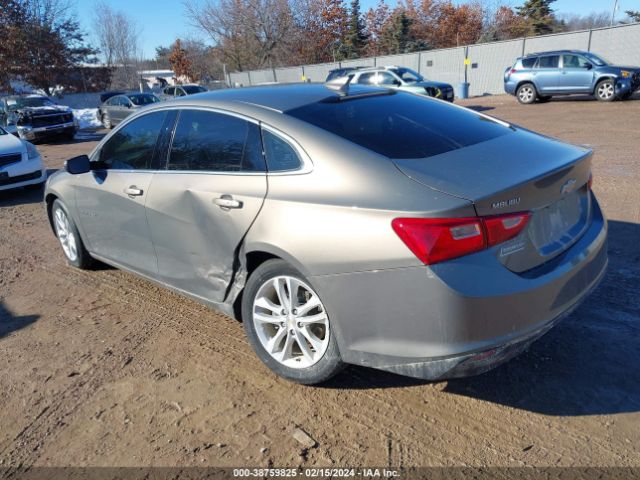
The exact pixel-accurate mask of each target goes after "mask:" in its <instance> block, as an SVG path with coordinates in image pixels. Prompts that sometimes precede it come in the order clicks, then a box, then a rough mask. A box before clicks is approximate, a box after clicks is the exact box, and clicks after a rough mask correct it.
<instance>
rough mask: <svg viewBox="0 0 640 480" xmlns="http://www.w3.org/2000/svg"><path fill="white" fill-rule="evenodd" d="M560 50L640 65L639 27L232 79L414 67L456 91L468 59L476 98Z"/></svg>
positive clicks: (288, 78) (286, 79) (244, 81)
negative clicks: (524, 65) (514, 70)
mask: <svg viewBox="0 0 640 480" xmlns="http://www.w3.org/2000/svg"><path fill="white" fill-rule="evenodd" d="M561 49H571V50H586V51H591V52H594V53H597V54H599V55H601V56H603V57H604V58H605V59H607V60H609V61H611V62H613V63H617V64H620V65H640V23H633V24H628V25H618V26H615V27H609V28H600V29H595V30H583V31H578V32H570V33H559V34H553V35H544V36H540V37H528V38H521V39H518V40H508V41H504V42H492V43H483V44H476V45H470V46H468V47H456V48H446V49H440V50H426V51H422V52H416V53H408V54H402V55H388V56H381V57H369V58H361V59H357V60H348V61H343V62H335V63H322V64H317V65H301V66H298V67H286V68H271V69H266V70H253V71H250V72H234V73H230V74H229V78H228V80H229V84H230V85H231V86H249V85H260V84H268V83H273V82H277V83H292V82H301V81H303V80H305V79H306V80H308V81H312V82H324V80H325V78H326V77H327V75H328V73H329V71H330V70H333V69H334V68H341V67H349V66H379V65H401V66H405V67H409V68H412V69H414V70H416V71H418V72H420V73H421V74H422V75H424V76H425V77H427V78H430V79H433V80H439V81H442V82H447V83H451V84H452V85H454V86H456V87H457V86H458V84H460V83H462V82H464V75H465V66H464V59H465V58H466V57H468V58H469V59H470V61H471V65H469V66H468V67H467V81H468V82H469V83H470V84H471V85H470V87H469V94H470V95H472V96H477V95H486V94H497V93H503V76H504V71H505V69H506V68H507V67H509V66H511V65H513V63H514V62H515V60H516V58H517V57H519V56H522V55H524V54H527V53H531V52H542V51H546V50H561Z"/></svg>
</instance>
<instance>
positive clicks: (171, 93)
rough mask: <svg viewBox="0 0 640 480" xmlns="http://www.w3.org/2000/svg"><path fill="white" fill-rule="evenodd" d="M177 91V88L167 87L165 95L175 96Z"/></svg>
mask: <svg viewBox="0 0 640 480" xmlns="http://www.w3.org/2000/svg"><path fill="white" fill-rule="evenodd" d="M175 91H176V88H175V87H167V88H165V89H164V93H165V95H173V94H174V93H175Z"/></svg>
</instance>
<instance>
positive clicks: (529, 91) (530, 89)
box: [516, 83, 538, 105]
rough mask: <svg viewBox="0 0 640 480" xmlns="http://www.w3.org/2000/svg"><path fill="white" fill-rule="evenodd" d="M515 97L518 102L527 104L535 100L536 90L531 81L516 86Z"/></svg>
mask: <svg viewBox="0 0 640 480" xmlns="http://www.w3.org/2000/svg"><path fill="white" fill-rule="evenodd" d="M516 97H517V98H518V101H519V102H520V103H522V104H524V105H529V104H531V103H533V102H535V101H536V98H537V97H538V92H536V87H535V86H534V85H533V84H532V83H524V84H522V85H520V86H519V87H518V90H517V91H516Z"/></svg>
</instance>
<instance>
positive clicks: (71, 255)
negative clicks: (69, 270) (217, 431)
mask: <svg viewBox="0 0 640 480" xmlns="http://www.w3.org/2000/svg"><path fill="white" fill-rule="evenodd" d="M54 224H55V227H56V234H57V236H58V240H60V245H61V246H62V250H63V251H64V254H65V255H66V256H67V258H68V259H69V260H71V261H72V262H75V261H76V259H77V258H78V247H77V244H76V237H75V235H74V234H73V230H72V229H71V225H70V223H69V219H68V218H67V214H66V213H65V212H64V210H62V209H61V208H58V209H57V210H56V211H55V213H54Z"/></svg>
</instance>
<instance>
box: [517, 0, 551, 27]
mask: <svg viewBox="0 0 640 480" xmlns="http://www.w3.org/2000/svg"><path fill="white" fill-rule="evenodd" d="M555 1H556V0H527V1H526V2H524V5H522V6H521V7H516V11H517V12H518V15H520V16H521V17H523V18H524V19H525V20H526V21H527V23H529V25H530V27H531V31H532V32H531V33H533V34H535V35H544V34H545V33H551V32H552V31H553V26H554V24H555V23H556V20H555V17H554V15H553V9H552V8H551V4H552V3H553V2H555Z"/></svg>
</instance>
